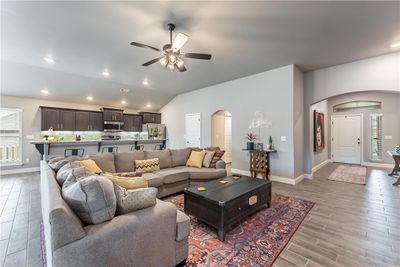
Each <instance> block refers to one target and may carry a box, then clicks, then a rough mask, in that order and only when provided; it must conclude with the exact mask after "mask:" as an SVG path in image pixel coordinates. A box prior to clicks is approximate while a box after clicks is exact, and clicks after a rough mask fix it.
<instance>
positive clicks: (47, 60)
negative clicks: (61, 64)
mask: <svg viewBox="0 0 400 267" xmlns="http://www.w3.org/2000/svg"><path fill="white" fill-rule="evenodd" d="M43 59H44V61H46V62H47V63H49V64H54V63H56V61H55V59H54V58H52V57H49V56H47V57H44V58H43Z"/></svg>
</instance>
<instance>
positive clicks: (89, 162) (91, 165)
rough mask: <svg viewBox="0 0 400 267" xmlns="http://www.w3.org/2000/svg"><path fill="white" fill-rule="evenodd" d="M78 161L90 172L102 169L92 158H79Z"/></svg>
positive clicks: (97, 171)
mask: <svg viewBox="0 0 400 267" xmlns="http://www.w3.org/2000/svg"><path fill="white" fill-rule="evenodd" d="M78 162H79V163H81V164H82V165H83V166H85V168H86V169H88V170H89V171H91V172H94V173H97V174H99V173H101V172H102V170H101V169H100V168H99V166H97V164H96V162H95V161H94V160H92V159H85V160H81V161H78Z"/></svg>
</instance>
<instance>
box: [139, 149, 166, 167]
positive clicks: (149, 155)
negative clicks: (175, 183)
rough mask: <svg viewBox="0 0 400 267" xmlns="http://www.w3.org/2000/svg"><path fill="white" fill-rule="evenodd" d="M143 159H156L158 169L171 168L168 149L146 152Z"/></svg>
mask: <svg viewBox="0 0 400 267" xmlns="http://www.w3.org/2000/svg"><path fill="white" fill-rule="evenodd" d="M144 158H145V159H154V158H158V159H159V162H160V169H165V168H171V166H172V161H171V154H170V152H169V149H165V150H146V151H144Z"/></svg>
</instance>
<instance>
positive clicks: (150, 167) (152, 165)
mask: <svg viewBox="0 0 400 267" xmlns="http://www.w3.org/2000/svg"><path fill="white" fill-rule="evenodd" d="M135 170H136V171H137V172H141V173H146V172H155V171H159V170H160V160H159V159H158V158H154V159H143V160H135Z"/></svg>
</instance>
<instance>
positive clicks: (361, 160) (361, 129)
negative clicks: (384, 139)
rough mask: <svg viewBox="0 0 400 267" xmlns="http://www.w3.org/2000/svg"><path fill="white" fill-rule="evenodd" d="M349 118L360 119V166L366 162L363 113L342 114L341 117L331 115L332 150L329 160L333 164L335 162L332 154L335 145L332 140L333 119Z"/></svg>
mask: <svg viewBox="0 0 400 267" xmlns="http://www.w3.org/2000/svg"><path fill="white" fill-rule="evenodd" d="M348 116H359V117H360V141H361V147H360V153H361V155H360V165H362V164H363V162H364V114H363V113H349V114H340V115H331V122H330V123H331V125H330V128H331V136H330V143H331V149H330V155H329V158H330V159H331V160H332V162H335V161H334V160H333V159H332V153H333V144H332V138H333V127H332V124H333V119H334V118H343V117H348Z"/></svg>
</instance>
